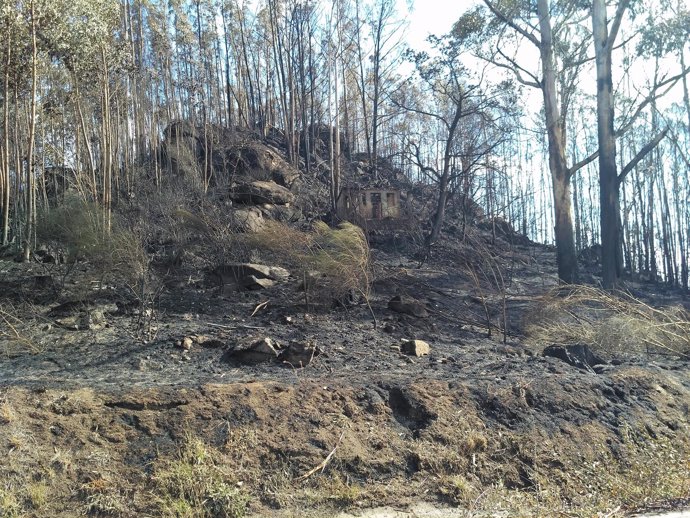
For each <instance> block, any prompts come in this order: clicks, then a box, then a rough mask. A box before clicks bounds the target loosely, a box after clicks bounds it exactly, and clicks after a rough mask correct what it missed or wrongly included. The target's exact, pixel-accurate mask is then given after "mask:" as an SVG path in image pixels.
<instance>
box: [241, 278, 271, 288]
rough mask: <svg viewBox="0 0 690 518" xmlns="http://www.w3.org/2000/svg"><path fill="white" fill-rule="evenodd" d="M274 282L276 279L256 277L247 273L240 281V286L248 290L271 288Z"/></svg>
mask: <svg viewBox="0 0 690 518" xmlns="http://www.w3.org/2000/svg"><path fill="white" fill-rule="evenodd" d="M275 283H276V281H273V280H271V279H265V278H260V277H256V276H255V275H247V276H246V277H244V278H242V281H241V282H240V284H241V285H242V287H243V288H246V289H248V290H265V289H268V288H272V287H273V286H274V285H275Z"/></svg>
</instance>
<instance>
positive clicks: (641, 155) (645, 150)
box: [618, 128, 668, 185]
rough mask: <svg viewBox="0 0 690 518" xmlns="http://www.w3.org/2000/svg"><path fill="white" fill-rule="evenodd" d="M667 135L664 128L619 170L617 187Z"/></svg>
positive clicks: (666, 130)
mask: <svg viewBox="0 0 690 518" xmlns="http://www.w3.org/2000/svg"><path fill="white" fill-rule="evenodd" d="M667 133H668V128H666V129H665V130H664V131H662V132H661V133H659V134H658V135H657V136H656V137H654V138H653V139H652V140H651V141H650V142H648V143H647V145H645V146H644V147H643V148H642V149H640V150H639V151H638V152H637V154H636V155H635V156H634V157H633V159H632V160H631V161H630V162H628V163H627V165H626V166H625V167H624V168H623V169H622V170H621V172H620V174H619V175H618V185H620V184H622V183H623V181H624V180H625V177H626V176H627V175H628V173H629V172H630V171H632V170H633V169H634V167H635V166H636V165H637V164H638V163H639V162H640V160H642V159H643V158H644V157H645V156H647V155H648V154H649V153H650V152H651V151H652V150H653V149H654V148H655V147H657V146H658V145H659V142H661V141H662V140H663V138H664V137H665V136H666V134H667Z"/></svg>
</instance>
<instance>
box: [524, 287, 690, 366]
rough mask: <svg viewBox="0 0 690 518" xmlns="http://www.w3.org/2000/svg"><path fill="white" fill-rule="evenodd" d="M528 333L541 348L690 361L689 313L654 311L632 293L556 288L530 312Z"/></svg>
mask: <svg viewBox="0 0 690 518" xmlns="http://www.w3.org/2000/svg"><path fill="white" fill-rule="evenodd" d="M530 315H531V318H530V321H529V322H527V325H526V332H527V335H528V337H529V338H530V339H531V341H532V343H534V344H535V345H539V346H544V345H552V344H561V345H572V344H587V345H589V346H590V347H591V348H592V350H594V351H595V352H596V353H598V354H603V355H609V356H610V355H620V354H641V353H647V354H661V355H671V356H681V357H690V314H688V312H687V311H686V310H684V309H683V308H680V307H675V306H673V307H665V308H654V307H652V306H650V305H648V304H646V303H644V302H642V301H640V300H638V299H636V298H635V297H633V296H632V295H630V294H627V293H622V292H618V293H615V294H613V293H608V292H606V291H603V290H600V289H597V288H593V287H589V286H569V287H560V288H556V289H554V290H552V291H550V292H549V293H547V294H546V295H544V296H543V297H541V298H540V299H539V301H538V303H537V306H536V308H535V309H534V310H533V311H531V312H530Z"/></svg>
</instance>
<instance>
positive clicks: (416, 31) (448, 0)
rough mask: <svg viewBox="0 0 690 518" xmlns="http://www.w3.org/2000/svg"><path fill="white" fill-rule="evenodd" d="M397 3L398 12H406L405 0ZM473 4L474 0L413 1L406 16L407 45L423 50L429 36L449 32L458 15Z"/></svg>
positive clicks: (399, 0)
mask: <svg viewBox="0 0 690 518" xmlns="http://www.w3.org/2000/svg"><path fill="white" fill-rule="evenodd" d="M397 1H398V5H399V7H398V11H399V12H400V13H405V12H408V10H407V5H406V0H397ZM474 4H475V2H474V0H413V6H412V12H411V13H410V14H409V16H408V21H409V23H410V25H409V27H408V29H407V38H406V40H407V42H408V44H409V45H410V47H412V48H413V49H421V48H423V47H424V46H425V40H426V38H427V36H429V34H435V35H438V36H440V35H441V34H445V33H447V32H449V31H450V30H451V28H452V27H453V24H454V23H455V22H456V21H458V19H459V18H460V15H461V14H462V13H463V12H464V11H466V10H467V9H468V8H469V7H470V6H471V5H474Z"/></svg>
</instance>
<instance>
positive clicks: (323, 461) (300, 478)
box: [295, 430, 345, 482]
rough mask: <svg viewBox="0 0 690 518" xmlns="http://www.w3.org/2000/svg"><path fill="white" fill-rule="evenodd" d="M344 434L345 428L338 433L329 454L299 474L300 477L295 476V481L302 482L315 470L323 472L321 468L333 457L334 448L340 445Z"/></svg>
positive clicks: (324, 467) (323, 468)
mask: <svg viewBox="0 0 690 518" xmlns="http://www.w3.org/2000/svg"><path fill="white" fill-rule="evenodd" d="M344 436H345V430H343V431H342V433H341V434H340V437H339V438H338V442H337V443H336V445H335V447H334V448H333V449H332V450H331V453H329V454H328V455H327V456H326V458H325V459H323V460H322V461H321V462H320V463H319V465H318V466H316V467H315V468H312V469H310V470H309V471H307V472H306V473H305V474H304V475H302V476H300V477H297V478H296V479H295V482H304V481H305V480H307V479H308V478H309V477H311V476H312V475H313V474H314V473H316V472H317V471H321V472H323V470H325V469H326V466H328V463H329V462H330V461H331V459H332V458H333V455H335V452H336V450H337V449H338V446H340V443H341V442H342V440H343V437H344Z"/></svg>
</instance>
